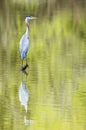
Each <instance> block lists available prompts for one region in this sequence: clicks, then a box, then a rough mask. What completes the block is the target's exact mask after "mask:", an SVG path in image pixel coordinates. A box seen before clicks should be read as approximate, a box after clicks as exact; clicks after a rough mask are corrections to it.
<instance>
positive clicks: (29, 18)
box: [25, 16, 36, 23]
mask: <svg viewBox="0 0 86 130" xmlns="http://www.w3.org/2000/svg"><path fill="white" fill-rule="evenodd" d="M33 19H36V17H33V16H27V17H26V18H25V22H26V23H28V21H29V20H33Z"/></svg>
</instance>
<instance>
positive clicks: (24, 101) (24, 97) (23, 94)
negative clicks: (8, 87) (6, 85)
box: [19, 81, 29, 112]
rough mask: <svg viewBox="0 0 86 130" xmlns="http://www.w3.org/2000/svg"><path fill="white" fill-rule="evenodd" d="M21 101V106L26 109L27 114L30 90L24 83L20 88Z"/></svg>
mask: <svg viewBox="0 0 86 130" xmlns="http://www.w3.org/2000/svg"><path fill="white" fill-rule="evenodd" d="M19 100H20V102H21V104H22V105H23V106H24V107H25V110H26V112H27V110H28V100H29V90H28V89H27V86H26V84H25V83H24V82H23V81H22V82H21V85H20V88H19Z"/></svg>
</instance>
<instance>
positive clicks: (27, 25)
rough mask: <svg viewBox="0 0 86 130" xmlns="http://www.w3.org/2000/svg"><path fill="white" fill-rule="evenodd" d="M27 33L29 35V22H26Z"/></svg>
mask: <svg viewBox="0 0 86 130" xmlns="http://www.w3.org/2000/svg"><path fill="white" fill-rule="evenodd" d="M26 27H27V28H26V34H27V35H28V33H29V24H28V23H26Z"/></svg>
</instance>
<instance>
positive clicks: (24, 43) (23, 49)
mask: <svg viewBox="0 0 86 130" xmlns="http://www.w3.org/2000/svg"><path fill="white" fill-rule="evenodd" d="M32 19H36V17H33V16H27V17H26V18H25V23H26V27H27V28H26V32H25V34H24V35H23V36H22V38H21V40H20V47H19V48H20V55H21V59H22V65H23V60H24V59H25V57H26V64H27V52H28V49H29V44H30V43H29V37H28V33H29V24H28V21H29V20H32Z"/></svg>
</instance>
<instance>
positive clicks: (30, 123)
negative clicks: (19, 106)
mask: <svg viewBox="0 0 86 130" xmlns="http://www.w3.org/2000/svg"><path fill="white" fill-rule="evenodd" d="M24 123H25V125H32V123H33V120H28V119H27V117H26V116H24Z"/></svg>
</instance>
